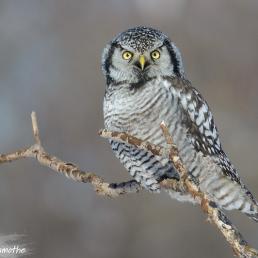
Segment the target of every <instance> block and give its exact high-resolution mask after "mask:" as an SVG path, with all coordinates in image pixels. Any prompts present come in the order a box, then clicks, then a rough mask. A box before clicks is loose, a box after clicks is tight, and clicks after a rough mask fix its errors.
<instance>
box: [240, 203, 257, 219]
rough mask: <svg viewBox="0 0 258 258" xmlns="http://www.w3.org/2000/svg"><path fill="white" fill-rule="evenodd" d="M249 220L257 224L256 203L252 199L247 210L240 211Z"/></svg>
mask: <svg viewBox="0 0 258 258" xmlns="http://www.w3.org/2000/svg"><path fill="white" fill-rule="evenodd" d="M242 212H243V213H245V214H246V215H247V216H248V217H249V218H250V219H252V220H254V221H255V222H257V223H258V203H257V202H256V201H255V200H254V199H253V200H252V203H251V204H250V206H249V210H248V211H246V210H242Z"/></svg>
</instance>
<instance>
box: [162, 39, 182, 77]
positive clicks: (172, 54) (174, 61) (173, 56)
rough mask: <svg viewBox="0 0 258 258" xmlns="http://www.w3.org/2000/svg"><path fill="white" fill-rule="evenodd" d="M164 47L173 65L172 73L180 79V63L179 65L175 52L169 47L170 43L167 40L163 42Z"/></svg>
mask: <svg viewBox="0 0 258 258" xmlns="http://www.w3.org/2000/svg"><path fill="white" fill-rule="evenodd" d="M164 45H165V46H166V47H167V49H168V52H169V54H170V58H171V62H172V64H173V72H174V74H176V75H177V76H179V77H181V74H180V63H179V60H178V58H177V55H176V52H175V51H174V48H173V47H172V46H171V43H170V42H169V40H167V39H165V40H164Z"/></svg>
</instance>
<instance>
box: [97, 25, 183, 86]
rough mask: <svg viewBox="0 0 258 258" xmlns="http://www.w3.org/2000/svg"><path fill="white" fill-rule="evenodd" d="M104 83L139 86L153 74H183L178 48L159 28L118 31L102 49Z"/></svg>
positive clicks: (179, 75)
mask: <svg viewBox="0 0 258 258" xmlns="http://www.w3.org/2000/svg"><path fill="white" fill-rule="evenodd" d="M102 70H103V72H104V74H105V76H106V78H107V82H108V83H110V82H113V83H122V82H128V83H129V84H131V85H134V86H135V87H139V86H141V85H143V84H144V82H146V81H147V80H149V79H151V78H155V77H157V76H178V77H183V76H184V68H183V64H182V59H181V55H180V52H179V50H178V48H177V47H176V46H175V44H174V43H173V42H171V40H170V39H169V38H168V37H167V36H166V35H165V34H163V33H162V32H161V31H158V30H156V29H152V28H147V27H136V28H132V29H129V30H127V31H125V32H122V33H120V34H119V35H118V36H116V37H115V38H114V39H113V40H112V41H111V42H110V43H109V44H108V45H107V46H106V47H105V49H104V51H103V55H102Z"/></svg>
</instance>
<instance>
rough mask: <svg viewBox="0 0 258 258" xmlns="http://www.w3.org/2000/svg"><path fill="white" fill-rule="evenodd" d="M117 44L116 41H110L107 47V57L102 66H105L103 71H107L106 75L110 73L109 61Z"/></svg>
mask: <svg viewBox="0 0 258 258" xmlns="http://www.w3.org/2000/svg"><path fill="white" fill-rule="evenodd" d="M117 46H118V44H117V42H112V43H111V46H110V49H109V51H108V54H107V58H106V60H105V64H104V67H105V71H106V72H107V74H108V75H109V73H110V67H111V65H112V63H111V60H112V56H113V54H114V51H115V48H116V47H117Z"/></svg>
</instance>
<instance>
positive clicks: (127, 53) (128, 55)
mask: <svg viewBox="0 0 258 258" xmlns="http://www.w3.org/2000/svg"><path fill="white" fill-rule="evenodd" d="M122 57H123V59H125V60H130V59H131V58H132V57H133V53H132V52H130V51H125V52H123V54H122Z"/></svg>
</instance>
